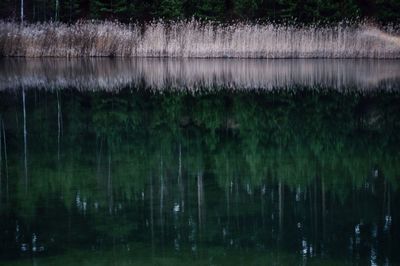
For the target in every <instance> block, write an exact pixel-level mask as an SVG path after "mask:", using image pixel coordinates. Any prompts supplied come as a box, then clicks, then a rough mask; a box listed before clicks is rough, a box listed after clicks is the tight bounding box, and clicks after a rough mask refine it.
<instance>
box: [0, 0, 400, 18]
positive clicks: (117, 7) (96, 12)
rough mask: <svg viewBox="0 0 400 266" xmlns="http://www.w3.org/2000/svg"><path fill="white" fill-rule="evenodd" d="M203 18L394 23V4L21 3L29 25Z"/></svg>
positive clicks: (268, 0) (5, 2) (319, 0)
mask: <svg viewBox="0 0 400 266" xmlns="http://www.w3.org/2000/svg"><path fill="white" fill-rule="evenodd" d="M20 10H21V0H1V1H0V18H3V19H15V20H18V19H19V18H20ZM193 17H194V18H197V19H207V20H215V21H221V22H230V21H238V20H250V21H255V20H257V21H275V22H282V21H298V22H301V23H316V22H328V23H329V22H336V21H342V20H346V19H350V20H354V19H355V20H358V19H367V20H370V21H373V22H378V23H396V22H399V20H400V0H146V1H143V0H25V1H24V19H25V20H26V21H30V22H37V21H56V20H59V21H63V22H74V21H76V20H79V19H108V20H119V21H122V22H137V21H139V22H145V21H149V20H154V19H166V20H180V19H191V18H193Z"/></svg>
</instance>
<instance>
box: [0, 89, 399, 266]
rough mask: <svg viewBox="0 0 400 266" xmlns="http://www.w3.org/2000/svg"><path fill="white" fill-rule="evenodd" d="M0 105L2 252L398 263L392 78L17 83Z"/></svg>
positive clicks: (2, 256) (8, 255)
mask: <svg viewBox="0 0 400 266" xmlns="http://www.w3.org/2000/svg"><path fill="white" fill-rule="evenodd" d="M24 109H25V114H24ZM0 114H1V125H2V127H1V129H2V130H1V140H2V141H1V171H0V172H1V182H0V183H1V189H0V191H1V195H0V199H1V201H0V204H1V205H0V264H1V265H64V266H66V265H398V264H399V263H400V253H399V251H400V245H399V243H400V227H399V226H400V220H399V219H400V214H399V212H398V211H397V206H398V205H399V204H400V194H399V181H400V180H399V177H400V153H399V152H400V134H399V130H400V93H398V92H396V91H391V92H389V91H381V90H377V91H372V92H368V93H362V92H357V91H354V92H351V91H349V92H339V91H337V90H334V89H318V88H308V87H293V88H291V89H290V90H272V91H264V92H263V91H259V92H245V91H243V92H238V91H236V92H229V91H228V90H216V91H215V92H212V91H211V92H210V91H207V92H206V93H203V94H202V93H189V92H184V91H183V92H182V91H181V92H179V91H175V92H163V93H159V92H151V91H150V90H146V89H138V88H125V89H121V90H118V91H114V92H105V91H96V92H93V91H77V90H75V89H74V88H69V89H68V88H65V89H63V90H57V89H54V90H43V89H40V90H39V89H22V88H16V89H14V90H4V91H1V92H0ZM3 126H4V130H3ZM24 131H25V132H26V135H24Z"/></svg>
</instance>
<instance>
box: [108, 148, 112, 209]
mask: <svg viewBox="0 0 400 266" xmlns="http://www.w3.org/2000/svg"><path fill="white" fill-rule="evenodd" d="M109 149H110V148H109ZM107 192H108V193H107V194H108V211H109V213H110V214H112V211H113V191H112V177H111V151H110V150H109V151H108V180H107Z"/></svg>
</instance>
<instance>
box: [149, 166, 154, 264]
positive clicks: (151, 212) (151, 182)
mask: <svg viewBox="0 0 400 266" xmlns="http://www.w3.org/2000/svg"><path fill="white" fill-rule="evenodd" d="M153 191H154V190H153V174H152V173H150V231H151V251H152V258H153V257H154V192H153Z"/></svg>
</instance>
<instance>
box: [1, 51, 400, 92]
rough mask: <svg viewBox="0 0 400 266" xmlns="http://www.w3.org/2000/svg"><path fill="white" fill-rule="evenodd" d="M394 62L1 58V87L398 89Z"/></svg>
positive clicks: (397, 67) (397, 69)
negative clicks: (304, 87) (300, 87)
mask: <svg viewBox="0 0 400 266" xmlns="http://www.w3.org/2000/svg"><path fill="white" fill-rule="evenodd" d="M399 82H400V62H399V61H396V60H380V61H379V60H352V59H348V60H340V59H338V60H324V59H280V60H266V59H264V60H262V59H157V58H137V59H127V60H124V59H114V60H112V59H71V60H55V59H3V60H1V61H0V90H4V89H16V88H20V87H24V88H43V89H56V88H76V89H78V90H98V89H100V90H109V91H114V90H119V89H122V88H124V87H132V88H137V87H145V88H148V89H151V90H154V91H165V90H167V89H178V90H187V91H189V92H193V93H194V92H197V91H199V90H204V89H205V88H214V89H215V88H223V89H230V90H253V89H262V90H273V89H288V88H291V87H293V86H307V87H322V88H334V89H338V90H347V89H349V88H358V89H362V90H372V89H376V88H383V89H387V90H393V89H398V84H399Z"/></svg>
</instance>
